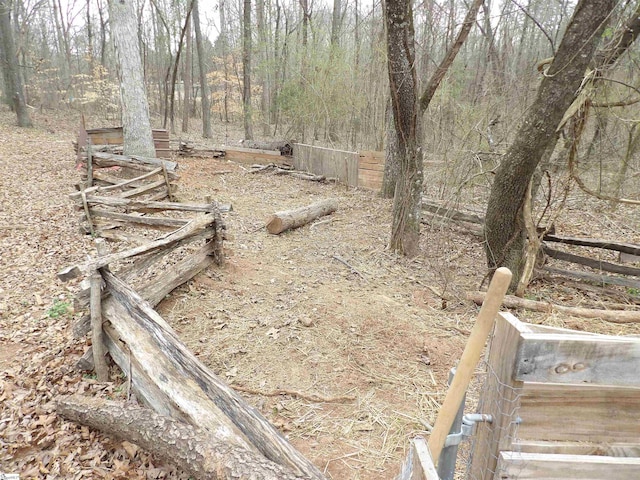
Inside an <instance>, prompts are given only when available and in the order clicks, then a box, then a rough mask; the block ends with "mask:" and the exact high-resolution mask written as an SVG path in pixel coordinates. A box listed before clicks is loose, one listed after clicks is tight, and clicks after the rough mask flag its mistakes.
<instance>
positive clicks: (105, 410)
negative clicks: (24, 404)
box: [56, 396, 309, 480]
mask: <svg viewBox="0 0 640 480" xmlns="http://www.w3.org/2000/svg"><path fill="white" fill-rule="evenodd" d="M56 411H57V413H58V414H59V415H60V416H62V417H63V418H65V419H67V420H71V421H73V422H76V423H79V424H81V425H86V426H88V427H90V428H93V429H97V430H100V431H102V432H103V433H106V434H107V435H109V436H111V437H115V438H119V439H122V440H127V441H129V442H132V443H135V444H136V445H139V446H140V447H142V448H144V449H145V450H146V451H148V452H150V453H152V454H153V455H155V456H157V457H158V458H163V459H166V460H167V461H168V462H170V463H172V464H173V465H175V466H176V467H178V468H179V469H181V470H184V471H186V472H188V473H189V474H190V475H193V477H194V478H196V479H202V480H209V479H229V480H231V479H238V478H251V479H255V480H278V479H283V480H295V479H304V478H309V477H305V476H299V475H295V474H294V473H292V472H291V471H290V470H288V469H286V468H284V467H282V466H280V465H278V464H276V463H274V462H271V461H269V460H267V459H266V458H264V457H263V456H261V455H258V454H256V453H255V452H252V451H250V450H248V449H245V448H242V447H239V446H234V445H232V444H229V443H228V442H225V441H222V440H221V439H220V438H216V437H215V436H214V435H212V434H211V433H210V432H208V431H206V430H203V429H201V428H198V427H193V426H190V425H186V424H184V423H182V422H180V421H177V420H173V419H171V418H168V417H165V416H162V415H158V414H157V413H154V412H153V411H152V410H149V409H147V408H140V407H138V406H130V405H129V406H123V405H121V404H120V403H118V402H114V401H109V400H103V399H101V398H96V397H81V396H71V397H59V398H57V399H56Z"/></svg>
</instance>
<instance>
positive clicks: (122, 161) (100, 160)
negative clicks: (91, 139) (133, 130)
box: [93, 152, 178, 179]
mask: <svg viewBox="0 0 640 480" xmlns="http://www.w3.org/2000/svg"><path fill="white" fill-rule="evenodd" d="M93 161H94V162H95V164H96V165H97V166H99V167H113V166H119V167H127V168H132V169H134V170H145V171H151V170H155V169H156V168H158V167H159V166H161V165H162V164H164V165H165V166H166V167H167V171H168V172H169V174H170V175H171V176H172V179H175V178H177V175H176V170H177V169H178V164H177V163H176V162H172V161H169V160H163V159H160V158H150V157H141V156H127V155H116V154H113V153H106V152H95V153H94V154H93Z"/></svg>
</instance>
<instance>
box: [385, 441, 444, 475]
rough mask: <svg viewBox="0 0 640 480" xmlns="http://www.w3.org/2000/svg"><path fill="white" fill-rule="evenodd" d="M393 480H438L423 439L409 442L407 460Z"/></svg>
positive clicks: (427, 447)
mask: <svg viewBox="0 0 640 480" xmlns="http://www.w3.org/2000/svg"><path fill="white" fill-rule="evenodd" d="M395 480H440V477H438V472H437V471H436V467H435V465H434V463H433V459H432V458H431V453H430V452H429V446H428V445H427V441H426V440H425V439H424V438H423V437H416V438H414V439H413V440H411V444H410V445H409V451H408V453H407V458H406V459H405V461H404V463H403V464H402V470H401V471H400V474H399V475H398V476H397V477H396V479H395Z"/></svg>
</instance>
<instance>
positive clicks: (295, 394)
mask: <svg viewBox="0 0 640 480" xmlns="http://www.w3.org/2000/svg"><path fill="white" fill-rule="evenodd" d="M231 387H232V388H233V389H234V390H236V391H238V392H243V393H250V394H252V395H262V396H264V397H278V396H280V395H291V396H292V397H297V398H300V399H302V400H308V401H310V402H319V403H345V402H353V401H354V400H355V397H349V396H344V397H325V396H323V395H318V394H316V393H311V394H305V393H302V392H298V391H296V390H287V389H284V388H280V389H278V390H272V391H271V392H263V391H261V390H256V389H253V388H249V387H243V386H242V385H231Z"/></svg>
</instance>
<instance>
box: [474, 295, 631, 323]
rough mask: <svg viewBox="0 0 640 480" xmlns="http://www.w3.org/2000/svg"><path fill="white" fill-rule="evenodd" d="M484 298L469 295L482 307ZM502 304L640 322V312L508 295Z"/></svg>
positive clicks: (621, 321)
mask: <svg viewBox="0 0 640 480" xmlns="http://www.w3.org/2000/svg"><path fill="white" fill-rule="evenodd" d="M484 297H485V293H484V292H470V293H468V294H467V299H469V300H471V301H473V302H474V303H475V304H476V305H482V302H483V301H484ZM502 304H503V305H504V306H505V307H507V308H523V309H525V310H531V311H534V312H542V313H553V312H561V313H566V314H568V315H573V316H574V317H583V318H599V319H601V320H605V321H607V322H611V323H636V322H640V311H631V310H624V311H622V310H600V309H595V308H582V307H567V306H565V305H557V304H554V303H550V302H541V301H537V300H527V299H526V298H520V297H516V296H513V295H507V296H506V297H504V300H503V301H502Z"/></svg>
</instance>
